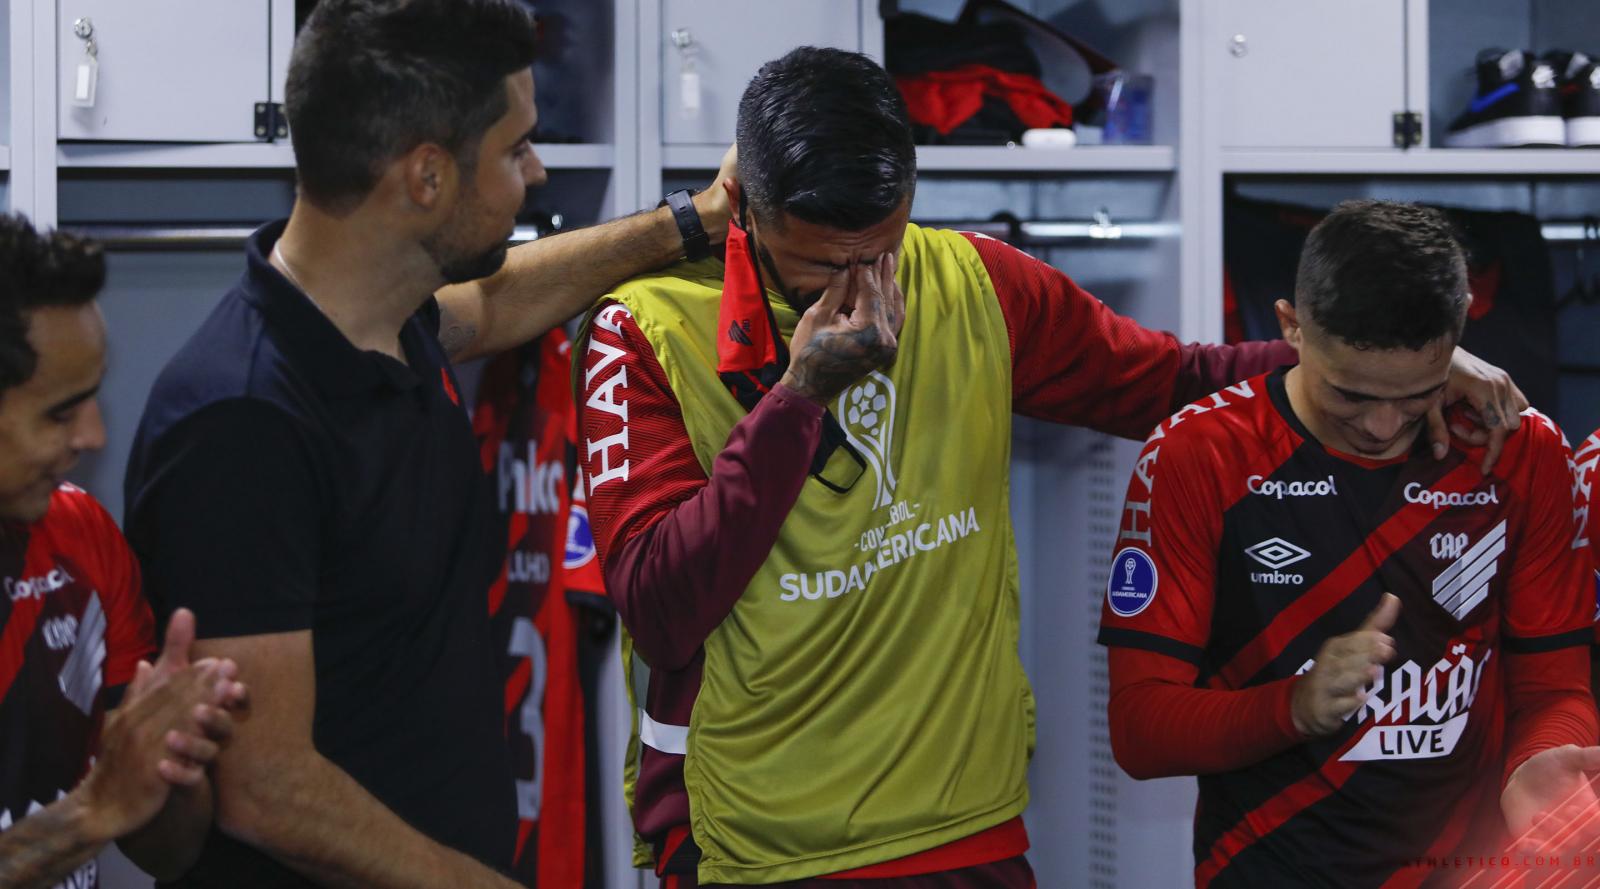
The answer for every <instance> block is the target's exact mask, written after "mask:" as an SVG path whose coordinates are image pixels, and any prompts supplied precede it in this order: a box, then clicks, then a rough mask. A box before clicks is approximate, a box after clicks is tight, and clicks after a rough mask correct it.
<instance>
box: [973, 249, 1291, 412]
mask: <svg viewBox="0 0 1600 889" xmlns="http://www.w3.org/2000/svg"><path fill="white" fill-rule="evenodd" d="M963 234H966V236H967V239H968V240H970V241H971V242H972V245H973V246H974V247H975V248H977V251H978V256H979V257H980V258H981V259H982V260H983V264H984V267H985V268H986V269H987V270H988V272H989V279H990V280H991V281H992V282H993V283H994V289H995V295H996V296H997V297H998V298H999V302H1000V311H1001V313H1002V314H1003V315H1004V316H1005V319H1006V334H1007V336H1008V337H1009V338H1010V340H1011V356H1012V387H1011V391H1012V407H1013V409H1015V410H1016V412H1017V413H1019V414H1023V415H1025V416H1029V417H1037V418H1039V419H1041V420H1051V421H1054V422H1057V423H1066V424H1069V425H1073V426H1087V427H1089V428H1091V429H1098V430H1100V431H1101V432H1108V433H1111V434H1112V435H1120V436H1122V437H1124V438H1134V439H1142V438H1144V437H1145V436H1146V435H1148V434H1149V433H1150V430H1152V429H1154V428H1155V427H1156V424H1157V423H1160V422H1161V421H1162V420H1165V419H1166V418H1167V417H1169V416H1171V415H1172V413H1173V412H1175V411H1176V410H1177V409H1178V408H1181V407H1183V406H1184V405H1186V404H1189V403H1190V402H1192V401H1198V400H1199V399H1201V398H1203V397H1205V396H1207V395H1210V394H1211V393H1213V392H1215V391H1217V390H1218V389H1221V388H1223V387H1225V386H1229V385H1231V384H1233V383H1237V382H1239V381H1240V380H1247V379H1249V378H1251V377H1253V376H1256V375H1258V374H1263V373H1266V372H1267V371H1271V370H1276V369H1278V368H1279V367H1281V366H1283V365H1285V364H1295V363H1297V362H1298V361H1299V357H1298V355H1297V353H1296V352H1295V350H1294V349H1293V348H1292V347H1291V346H1290V345H1289V344H1288V343H1286V342H1284V341H1282V340H1273V341H1271V342H1261V343H1240V344H1239V345H1232V346H1230V345H1205V344H1200V343H1187V344H1186V343H1180V342H1179V341H1178V338H1177V337H1175V336H1173V335H1172V334H1170V333H1164V332H1161V331H1155V330H1150V329H1148V328H1146V327H1142V326H1140V325H1139V324H1138V322H1136V321H1134V320H1133V319H1131V318H1127V317H1124V316H1121V315H1118V314H1117V313H1116V312H1113V311H1112V310H1111V309H1110V308H1109V307H1108V306H1106V305H1105V304H1104V303H1102V302H1100V300H1098V299H1095V298H1094V297H1093V296H1091V295H1090V294H1089V293H1088V292H1087V291H1085V290H1084V289H1083V288H1081V287H1079V286H1078V285H1077V284H1076V283H1075V282H1074V281H1073V280H1072V279H1071V278H1069V277H1068V276H1067V275H1066V274H1064V273H1063V272H1061V271H1060V270H1059V269H1056V268H1055V267H1053V266H1051V265H1049V264H1048V263H1044V262H1041V261H1039V260H1037V259H1035V258H1033V257H1032V256H1029V255H1028V254H1026V253H1023V252H1022V251H1021V250H1018V249H1016V248H1015V247H1012V246H1011V245H1009V244H1006V243H1004V242H1002V241H996V240H994V239H993V238H986V237H984V236H982V235H975V234H970V233H965V232H964V233H963Z"/></svg>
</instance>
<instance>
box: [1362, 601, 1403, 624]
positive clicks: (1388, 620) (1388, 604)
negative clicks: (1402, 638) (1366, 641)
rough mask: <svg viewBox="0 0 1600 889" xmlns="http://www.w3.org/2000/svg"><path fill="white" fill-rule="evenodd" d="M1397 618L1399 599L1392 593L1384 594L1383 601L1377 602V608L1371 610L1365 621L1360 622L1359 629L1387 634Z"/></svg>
mask: <svg viewBox="0 0 1600 889" xmlns="http://www.w3.org/2000/svg"><path fill="white" fill-rule="evenodd" d="M1399 617H1400V597H1399V596H1396V595H1395V594H1394V593H1384V594H1383V599H1382V600H1381V601H1380V602H1378V607H1377V608H1374V609H1372V613H1371V614H1369V615H1367V619H1366V620H1364V621H1362V622H1361V629H1363V630H1377V631H1378V632H1380V633H1387V632H1389V629H1390V628H1391V627H1393V626H1394V622H1395V620H1396V619H1398V618H1399Z"/></svg>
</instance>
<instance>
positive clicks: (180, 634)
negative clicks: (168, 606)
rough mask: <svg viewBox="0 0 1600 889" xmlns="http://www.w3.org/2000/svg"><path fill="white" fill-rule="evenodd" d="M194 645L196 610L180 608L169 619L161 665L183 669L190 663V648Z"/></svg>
mask: <svg viewBox="0 0 1600 889" xmlns="http://www.w3.org/2000/svg"><path fill="white" fill-rule="evenodd" d="M192 645H194V612H193V611H190V610H189V609H187V608H179V609H178V610H177V611H174V612H172V619H171V620H169V621H167V640H166V644H165V645H163V646H162V648H161V659H160V661H159V663H160V664H161V666H163V667H166V668H168V669H173V670H181V669H183V668H184V667H187V666H188V665H189V648H190V647H191V646H192Z"/></svg>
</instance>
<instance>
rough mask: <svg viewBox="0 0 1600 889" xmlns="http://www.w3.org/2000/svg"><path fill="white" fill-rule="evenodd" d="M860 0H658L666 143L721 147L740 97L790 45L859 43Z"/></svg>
mask: <svg viewBox="0 0 1600 889" xmlns="http://www.w3.org/2000/svg"><path fill="white" fill-rule="evenodd" d="M863 2H865V0H806V2H804V3H795V2H792V0H662V5H661V26H662V32H663V33H662V34H661V40H662V41H663V45H662V50H661V84H662V91H661V99H662V108H661V124H662V141H663V142H664V143H666V144H668V145H728V144H729V143H731V142H733V125H734V121H735V120H736V119H737V116H738V111H739V96H740V95H742V94H743V93H744V88H745V86H746V84H748V83H749V82H750V78H751V77H753V76H755V73H756V71H757V70H759V69H760V68H761V66H762V65H763V64H764V63H766V62H770V61H772V60H773V59H776V58H778V57H779V56H781V55H783V54H784V53H786V52H788V51H789V50H791V49H794V48H795V47H797V46H834V47H838V48H840V49H849V50H856V51H865V52H867V53H869V54H870V55H873V56H880V55H881V54H882V52H883V48H882V47H881V46H875V47H863V46H862V38H861V20H862V15H861V4H862V3H863Z"/></svg>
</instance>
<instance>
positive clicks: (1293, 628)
mask: <svg viewBox="0 0 1600 889" xmlns="http://www.w3.org/2000/svg"><path fill="white" fill-rule="evenodd" d="M1427 447H1428V443H1427V442H1426V441H1420V442H1419V448H1418V450H1416V451H1415V452H1414V453H1413V455H1411V456H1409V457H1405V458H1402V459H1400V460H1398V461H1390V462H1388V463H1383V464H1380V463H1375V462H1372V461H1364V460H1359V459H1357V458H1351V457H1346V456H1342V455H1337V454H1335V453H1333V452H1331V451H1330V450H1328V449H1327V448H1325V447H1324V446H1323V445H1321V444H1320V443H1319V442H1317V441H1316V439H1315V438H1313V437H1312V435H1311V434H1310V432H1309V431H1307V429H1306V428H1305V426H1304V425H1303V424H1301V423H1300V421H1299V420H1298V419H1297V418H1296V416H1295V414H1294V412H1293V410H1292V409H1291V408H1290V406H1289V400H1288V396H1287V393H1286V390H1285V377H1284V375H1283V374H1282V373H1281V372H1280V373H1277V374H1271V375H1268V376H1264V377H1257V378H1254V379H1251V380H1247V381H1245V382H1243V383H1239V384H1237V385H1235V386H1230V387H1228V388H1227V389H1225V390H1223V391H1221V392H1218V393H1216V394H1215V395H1213V396H1211V397H1210V398H1208V399H1205V400H1203V401H1201V402H1198V403H1196V404H1193V405H1190V406H1189V407H1186V408H1184V409H1183V410H1181V411H1179V412H1178V413H1177V414H1176V415H1174V416H1173V417H1172V418H1171V419H1170V420H1168V421H1167V422H1166V423H1164V424H1162V425H1161V426H1160V427H1159V428H1158V429H1157V430H1156V432H1155V433H1154V434H1153V435H1152V436H1151V437H1150V439H1149V440H1148V442H1147V443H1146V445H1145V449H1144V452H1143V454H1142V456H1141V457H1140V460H1139V463H1138V465H1137V468H1136V470H1135V473H1134V477H1133V479H1132V480H1131V482H1130V483H1129V489H1128V490H1129V493H1128V500H1127V504H1126V507H1125V510H1124V512H1123V519H1122V524H1121V530H1120V534H1119V537H1118V544H1117V552H1116V555H1115V557H1114V560H1113V562H1112V565H1111V574H1110V578H1109V581H1108V588H1107V597H1106V603H1105V605H1104V608H1103V610H1102V618H1101V631H1100V641H1101V642H1102V643H1103V644H1106V645H1111V646H1123V647H1126V648H1130V649H1142V650H1145V651H1150V652H1156V653H1159V654H1161V655H1165V656H1169V657H1172V658H1178V659H1180V660H1183V661H1186V662H1188V663H1191V664H1193V665H1195V667H1197V668H1198V678H1197V680H1196V684H1197V686H1200V687H1206V688H1213V689H1225V690H1240V689H1248V688H1254V687H1257V686H1261V685H1264V684H1267V683H1275V682H1281V681H1288V680H1289V678H1290V677H1293V676H1296V675H1297V674H1300V673H1304V672H1305V671H1307V670H1309V669H1310V668H1311V667H1312V666H1313V664H1314V663H1315V661H1314V658H1315V657H1316V656H1317V654H1318V651H1319V649H1320V648H1321V646H1322V643H1323V642H1325V641H1326V640H1328V639H1330V638H1332V637H1334V636H1339V635H1343V634H1345V633H1349V632H1352V631H1353V630H1355V629H1356V628H1357V627H1358V626H1359V625H1360V624H1361V622H1362V621H1363V619H1364V618H1365V617H1366V616H1367V615H1368V614H1369V613H1370V612H1371V611H1372V610H1373V609H1374V608H1375V607H1377V605H1378V602H1379V600H1380V598H1381V597H1382V595H1383V594H1384V592H1385V591H1388V592H1392V593H1394V594H1395V595H1396V596H1398V597H1400V600H1401V612H1400V616H1399V619H1398V621H1397V623H1396V625H1395V627H1394V628H1393V629H1392V630H1391V631H1390V635H1392V636H1393V637H1394V638H1395V644H1396V649H1397V653H1396V655H1395V657H1394V659H1393V660H1392V661H1391V662H1390V663H1389V664H1388V665H1387V666H1386V668H1385V670H1384V672H1383V674H1382V676H1381V677H1380V678H1379V680H1378V681H1377V682H1376V684H1375V685H1374V686H1373V687H1372V689H1371V690H1370V695H1369V697H1368V699H1367V702H1366V703H1365V704H1364V705H1363V706H1361V707H1360V708H1359V709H1358V710H1356V711H1355V712H1353V713H1351V714H1349V715H1348V716H1347V717H1346V718H1345V724H1344V726H1343V727H1342V728H1341V729H1340V730H1339V731H1338V732H1336V733H1334V734H1333V735H1331V736H1328V737H1325V738H1317V739H1311V740H1306V741H1303V742H1300V743H1298V744H1295V745H1293V746H1290V747H1288V748H1287V749H1286V750H1283V752H1281V753H1277V754H1275V755H1271V756H1268V757H1267V758H1266V759H1264V760H1262V761H1259V762H1257V763H1255V764H1254V765H1250V766H1247V767H1244V768H1238V769H1235V770H1232V771H1224V772H1220V773H1214V774H1204V775H1201V776H1200V778H1199V782H1200V804H1199V808H1198V810H1197V813H1196V819H1195V839H1194V848H1195V858H1196V870H1195V878H1196V884H1197V885H1198V886H1200V887H1206V886H1213V887H1220V886H1230V887H1231V886H1276V885H1340V886H1374V887H1376V886H1383V885H1390V883H1389V881H1390V880H1391V879H1392V878H1395V877H1396V875H1397V874H1399V873H1400V872H1401V871H1402V870H1404V868H1405V866H1406V865H1407V864H1408V863H1409V862H1411V861H1413V860H1415V859H1417V858H1419V857H1422V856H1426V855H1429V854H1440V853H1442V852H1447V851H1450V850H1452V849H1454V848H1455V846H1456V844H1457V843H1458V842H1459V841H1460V839H1461V836H1462V834H1463V833H1464V832H1465V830H1466V829H1467V827H1468V824H1469V822H1470V820H1471V819H1472V818H1473V816H1474V814H1475V813H1476V811H1477V810H1478V809H1479V807H1480V805H1482V804H1485V803H1486V804H1487V805H1489V806H1495V805H1497V802H1496V800H1497V796H1496V795H1495V793H1496V792H1497V791H1498V790H1499V787H1500V782H1499V778H1500V773H1501V755H1502V753H1501V747H1502V734H1503V729H1504V723H1505V715H1504V714H1505V706H1506V705H1505V702H1504V700H1503V697H1504V695H1503V689H1504V681H1505V678H1504V673H1505V671H1504V662H1505V659H1506V657H1507V655H1508V654H1510V655H1516V654H1518V653H1524V652H1539V651H1550V650H1555V649H1557V648H1562V647H1567V646H1571V645H1582V644H1585V643H1587V642H1588V639H1589V634H1590V632H1591V623H1592V620H1593V616H1594V614H1593V608H1594V602H1593V599H1592V587H1591V585H1590V581H1589V579H1588V578H1587V577H1586V576H1585V574H1586V571H1587V567H1586V563H1585V561H1584V560H1583V559H1582V558H1581V557H1580V556H1581V551H1579V550H1578V549H1577V548H1576V526H1575V522H1574V505H1573V501H1572V497H1571V495H1570V491H1571V488H1572V474H1571V471H1570V465H1569V453H1568V450H1567V448H1566V446H1565V443H1564V439H1563V438H1562V435H1561V433H1560V432H1559V430H1557V429H1556V428H1555V426H1554V424H1552V423H1551V422H1550V421H1549V420H1548V419H1546V418H1545V417H1544V416H1543V415H1540V414H1538V413H1536V412H1533V411H1529V412H1528V413H1527V414H1526V415H1525V417H1524V421H1523V424H1522V427H1521V429H1520V430H1519V431H1518V432H1517V433H1516V434H1515V435H1513V436H1512V437H1511V438H1510V440H1509V441H1508V442H1507V445H1506V449H1505V452H1504V454H1503V455H1502V457H1501V458H1500V461H1499V462H1498V463H1497V464H1496V466H1495V470H1494V473H1493V474H1491V475H1488V476H1485V475H1484V474H1483V473H1482V472H1481V471H1480V470H1479V466H1480V464H1481V459H1482V453H1481V451H1477V450H1460V449H1453V450H1452V451H1451V452H1450V454H1449V456H1448V457H1447V458H1446V459H1445V460H1443V461H1437V460H1434V459H1433V458H1432V457H1431V455H1428V454H1427V453H1426V448H1427ZM1171 729H1172V739H1173V740H1172V743H1182V741H1181V739H1182V738H1183V737H1184V727H1183V726H1182V725H1173V726H1172V727H1171ZM1331 874H1337V879H1333V878H1331V877H1330V875H1331ZM1410 878H1411V877H1410V876H1407V877H1406V878H1405V879H1403V880H1401V882H1405V881H1406V880H1409V879H1410ZM1418 879H1420V878H1418Z"/></svg>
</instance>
